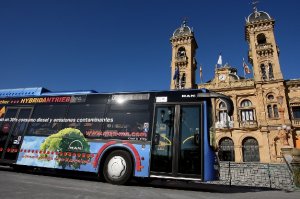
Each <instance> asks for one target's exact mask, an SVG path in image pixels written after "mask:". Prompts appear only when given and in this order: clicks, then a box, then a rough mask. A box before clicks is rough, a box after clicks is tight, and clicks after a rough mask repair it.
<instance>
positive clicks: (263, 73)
mask: <svg viewBox="0 0 300 199" xmlns="http://www.w3.org/2000/svg"><path fill="white" fill-rule="evenodd" d="M260 69H261V78H262V79H263V80H264V81H265V80H267V72H266V67H265V65H264V64H261V65H260Z"/></svg>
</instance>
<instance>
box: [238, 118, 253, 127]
mask: <svg viewBox="0 0 300 199" xmlns="http://www.w3.org/2000/svg"><path fill="white" fill-rule="evenodd" d="M240 128H257V121H256V120H246V121H240Z"/></svg>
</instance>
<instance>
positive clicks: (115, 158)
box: [99, 147, 135, 185]
mask: <svg viewBox="0 0 300 199" xmlns="http://www.w3.org/2000/svg"><path fill="white" fill-rule="evenodd" d="M100 165H102V168H101V166H100V168H99V175H101V174H102V175H103V178H104V179H105V180H106V181H107V182H109V183H111V184H118V185H119V184H125V183H126V182H127V181H129V180H130V178H131V177H132V176H133V173H134V172H133V171H134V167H135V162H134V158H133V157H132V153H131V152H130V151H128V150H127V149H124V148H119V147H117V148H111V149H109V150H107V151H106V152H105V153H104V154H103V156H102V158H101V160H100Z"/></svg>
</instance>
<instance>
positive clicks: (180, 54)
mask: <svg viewBox="0 0 300 199" xmlns="http://www.w3.org/2000/svg"><path fill="white" fill-rule="evenodd" d="M185 55H186V53H185V48H184V47H180V48H179V49H178V52H177V57H185Z"/></svg>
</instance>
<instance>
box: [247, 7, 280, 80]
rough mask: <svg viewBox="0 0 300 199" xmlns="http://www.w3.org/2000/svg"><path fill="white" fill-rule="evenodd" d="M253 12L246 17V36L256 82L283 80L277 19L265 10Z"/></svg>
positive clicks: (249, 58) (255, 9) (254, 10)
mask: <svg viewBox="0 0 300 199" xmlns="http://www.w3.org/2000/svg"><path fill="white" fill-rule="evenodd" d="M256 3H257V2H255V3H253V12H252V13H251V14H250V15H249V16H248V18H246V26H245V37H246V41H247V42H248V44H249V52H248V60H249V62H250V63H251V64H252V65H253V76H254V80H255V81H256V82H269V81H272V80H283V76H282V73H281V69H280V64H279V48H278V46H277V44H276V41H275V36H274V24H275V21H274V19H273V18H271V17H270V15H269V14H268V13H266V12H264V11H258V10H257V7H256V5H255V4H256Z"/></svg>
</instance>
